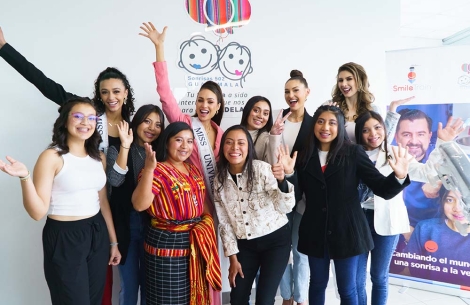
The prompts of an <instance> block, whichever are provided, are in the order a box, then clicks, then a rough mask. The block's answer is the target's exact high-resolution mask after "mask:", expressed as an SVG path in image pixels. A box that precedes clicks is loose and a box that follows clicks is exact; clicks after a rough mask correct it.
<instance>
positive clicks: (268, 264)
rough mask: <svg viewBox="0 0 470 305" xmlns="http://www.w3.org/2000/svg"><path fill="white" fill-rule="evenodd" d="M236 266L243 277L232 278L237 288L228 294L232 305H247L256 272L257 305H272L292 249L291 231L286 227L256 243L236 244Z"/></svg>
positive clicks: (244, 242)
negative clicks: (239, 265)
mask: <svg viewBox="0 0 470 305" xmlns="http://www.w3.org/2000/svg"><path fill="white" fill-rule="evenodd" d="M237 244H238V250H239V251H240V252H238V253H237V259H238V262H239V263H240V264H241V266H242V271H243V275H244V276H245V278H241V277H240V275H239V274H238V275H237V277H236V278H235V285H236V287H234V288H232V291H231V292H230V303H231V304H232V305H246V304H248V301H249V299H250V294H251V287H252V286H253V280H254V279H255V276H256V273H257V272H258V269H259V271H260V272H259V281H258V286H257V287H256V302H255V304H256V305H267V304H269V305H273V304H274V298H275V296H276V291H277V287H278V286H279V283H280V282H281V278H282V275H283V274H284V270H285V269H286V266H287V262H288V260H289V253H290V249H291V230H290V228H289V225H288V224H286V225H285V226H283V227H282V228H280V229H278V230H276V231H274V232H272V233H270V234H268V235H265V236H261V237H258V238H255V239H251V240H246V239H239V240H237Z"/></svg>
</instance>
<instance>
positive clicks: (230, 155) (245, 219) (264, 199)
mask: <svg viewBox="0 0 470 305" xmlns="http://www.w3.org/2000/svg"><path fill="white" fill-rule="evenodd" d="M222 145H223V149H222V150H221V153H220V155H219V161H218V162H217V177H216V180H215V184H214V189H215V194H214V197H215V206H216V210H217V216H218V218H219V222H220V224H219V230H220V237H221V239H222V243H223V247H224V252H225V256H227V257H229V259H230V269H229V282H230V286H231V287H232V291H231V293H230V303H231V304H243V305H246V304H247V303H248V301H249V297H250V293H251V287H252V285H253V280H254V279H255V276H256V274H257V272H258V270H259V273H260V275H259V281H258V285H257V287H256V304H274V297H275V295H276V291H277V287H278V285H279V281H280V280H281V277H282V274H283V273H284V269H285V265H286V264H287V261H288V259H289V252H290V248H291V236H290V235H291V233H290V228H289V225H288V219H287V216H286V214H287V213H289V212H290V211H291V210H292V208H293V206H294V204H295V193H294V186H293V185H292V184H290V183H289V182H287V181H286V179H285V176H286V175H285V172H287V173H289V174H292V172H293V168H294V164H295V157H294V158H293V159H292V158H290V156H289V154H288V153H286V152H285V150H284V148H281V149H280V151H279V161H278V162H277V163H276V164H275V165H273V166H271V165H270V164H268V163H266V162H263V161H260V160H256V159H255V149H254V145H253V140H252V139H251V136H250V134H249V132H248V131H247V130H246V129H245V128H244V127H243V126H241V125H235V126H232V127H230V128H228V129H227V131H225V133H224V135H223V136H222ZM293 177H294V179H295V176H293Z"/></svg>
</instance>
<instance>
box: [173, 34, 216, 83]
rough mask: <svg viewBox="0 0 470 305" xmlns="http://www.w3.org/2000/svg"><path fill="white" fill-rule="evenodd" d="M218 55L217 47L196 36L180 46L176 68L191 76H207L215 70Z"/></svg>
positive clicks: (202, 37)
mask: <svg viewBox="0 0 470 305" xmlns="http://www.w3.org/2000/svg"><path fill="white" fill-rule="evenodd" d="M218 54H219V47H218V46H216V45H214V44H213V43H212V42H210V41H208V40H206V38H204V36H201V35H196V36H193V37H191V39H189V40H186V41H185V42H183V43H182V44H181V46H180V60H179V62H178V66H179V67H180V68H183V69H185V70H186V71H188V72H189V73H192V74H196V75H203V74H207V73H209V72H211V71H212V70H214V69H215V68H217V63H218V62H219V56H218Z"/></svg>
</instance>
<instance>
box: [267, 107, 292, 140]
mask: <svg viewBox="0 0 470 305" xmlns="http://www.w3.org/2000/svg"><path fill="white" fill-rule="evenodd" d="M291 114H292V112H290V111H289V112H288V113H287V114H286V115H285V116H284V117H283V116H282V111H280V112H279V115H278V116H277V118H276V121H275V122H274V124H273V127H272V128H271V131H270V132H269V133H270V134H272V135H273V136H277V135H280V134H282V132H283V131H284V122H285V121H286V120H287V118H288V117H289V116H290V115H291Z"/></svg>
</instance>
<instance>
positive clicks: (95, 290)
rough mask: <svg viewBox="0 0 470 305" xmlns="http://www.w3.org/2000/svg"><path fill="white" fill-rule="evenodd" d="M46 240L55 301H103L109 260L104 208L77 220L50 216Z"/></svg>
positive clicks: (88, 304) (82, 304) (85, 304)
mask: <svg viewBox="0 0 470 305" xmlns="http://www.w3.org/2000/svg"><path fill="white" fill-rule="evenodd" d="M42 243H43V251H44V274H45V276H46V281H47V285H48V286H49V291H50V293H51V299H52V304H53V305H100V304H101V299H102V297H103V290H104V283H105V279H106V268H107V266H108V261H109V235H108V229H107V228H106V223H105V221H104V218H103V216H102V215H101V212H98V214H96V215H95V216H93V217H90V218H87V219H82V220H77V221H57V220H53V219H50V218H47V221H46V225H45V226H44V229H43V232H42Z"/></svg>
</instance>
